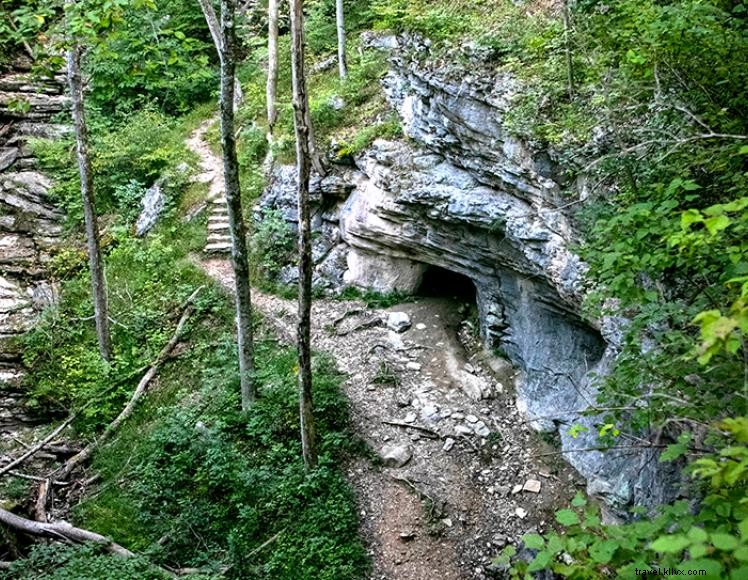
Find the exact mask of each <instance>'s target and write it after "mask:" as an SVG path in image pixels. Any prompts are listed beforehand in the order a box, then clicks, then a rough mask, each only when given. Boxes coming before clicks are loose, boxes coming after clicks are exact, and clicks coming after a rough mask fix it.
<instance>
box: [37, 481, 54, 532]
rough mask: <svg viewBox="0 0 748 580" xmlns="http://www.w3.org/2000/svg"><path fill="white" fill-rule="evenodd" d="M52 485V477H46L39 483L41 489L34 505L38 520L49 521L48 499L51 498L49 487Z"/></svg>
mask: <svg viewBox="0 0 748 580" xmlns="http://www.w3.org/2000/svg"><path fill="white" fill-rule="evenodd" d="M51 487H52V480H51V479H45V480H44V481H42V482H41V483H40V484H39V491H38V492H37V495H36V505H35V506H34V518H35V519H36V521H37V522H46V521H47V501H48V500H49V489H50V488H51Z"/></svg>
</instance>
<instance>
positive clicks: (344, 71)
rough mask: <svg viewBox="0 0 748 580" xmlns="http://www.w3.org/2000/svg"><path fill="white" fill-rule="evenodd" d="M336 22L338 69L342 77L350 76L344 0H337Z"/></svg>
mask: <svg viewBox="0 0 748 580" xmlns="http://www.w3.org/2000/svg"><path fill="white" fill-rule="evenodd" d="M335 24H336V27H337V29H338V71H339V72H340V78H341V79H344V78H346V77H347V76H348V65H347V64H346V61H345V14H344V13H343V0H335Z"/></svg>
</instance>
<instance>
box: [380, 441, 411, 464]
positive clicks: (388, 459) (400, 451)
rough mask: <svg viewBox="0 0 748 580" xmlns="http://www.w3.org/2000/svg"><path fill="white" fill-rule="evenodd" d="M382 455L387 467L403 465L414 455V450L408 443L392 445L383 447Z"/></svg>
mask: <svg viewBox="0 0 748 580" xmlns="http://www.w3.org/2000/svg"><path fill="white" fill-rule="evenodd" d="M381 457H382V461H383V462H384V464H385V465H386V466H387V467H402V466H403V465H405V464H406V463H408V461H410V458H411V457H413V452H412V451H411V450H410V447H409V446H408V445H392V446H387V447H385V448H384V449H382V453H381Z"/></svg>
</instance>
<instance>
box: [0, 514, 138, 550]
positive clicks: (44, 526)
mask: <svg viewBox="0 0 748 580" xmlns="http://www.w3.org/2000/svg"><path fill="white" fill-rule="evenodd" d="M0 523H1V524H3V525H5V526H8V527H9V528H13V529H16V530H20V531H22V532H25V533H27V534H31V535H32V536H41V537H44V538H51V539H53V540H64V541H68V542H73V543H76V544H85V543H94V544H99V545H100V546H102V547H103V548H104V549H105V550H106V551H107V552H111V553H112V554H117V555H118V556H123V557H125V558H132V557H134V556H135V554H133V553H132V552H131V551H130V550H128V549H126V548H123V547H122V546H120V545H119V544H116V543H114V542H113V541H112V540H110V539H109V538H107V537H105V536H102V535H101V534H97V533H95V532H90V531H88V530H83V529H81V528H75V527H73V526H71V525H70V524H69V523H67V522H62V521H60V522H53V523H46V522H35V521H33V520H28V519H26V518H22V517H21V516H17V515H16V514H14V513H11V512H9V511H8V510H4V509H2V508H0Z"/></svg>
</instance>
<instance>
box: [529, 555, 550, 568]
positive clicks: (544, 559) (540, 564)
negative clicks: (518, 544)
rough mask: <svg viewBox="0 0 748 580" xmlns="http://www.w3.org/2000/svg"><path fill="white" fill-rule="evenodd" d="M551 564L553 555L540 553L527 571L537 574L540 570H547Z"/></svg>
mask: <svg viewBox="0 0 748 580" xmlns="http://www.w3.org/2000/svg"><path fill="white" fill-rule="evenodd" d="M550 563H551V555H550V554H549V553H548V552H538V553H537V554H536V556H535V559H534V560H533V561H532V562H530V565H529V566H528V567H527V571H528V572H537V571H539V570H545V569H546V568H547V567H548V564H550Z"/></svg>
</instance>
